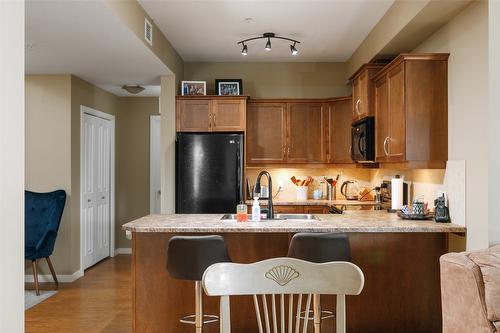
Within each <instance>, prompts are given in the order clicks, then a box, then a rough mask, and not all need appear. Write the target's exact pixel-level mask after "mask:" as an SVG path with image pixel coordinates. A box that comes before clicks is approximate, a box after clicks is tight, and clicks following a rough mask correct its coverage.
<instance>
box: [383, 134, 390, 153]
mask: <svg viewBox="0 0 500 333" xmlns="http://www.w3.org/2000/svg"><path fill="white" fill-rule="evenodd" d="M389 140H390V138H389V137H386V138H385V140H384V153H385V156H389V152H388V149H387V144H388V143H389Z"/></svg>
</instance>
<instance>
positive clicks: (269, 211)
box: [255, 170, 274, 220]
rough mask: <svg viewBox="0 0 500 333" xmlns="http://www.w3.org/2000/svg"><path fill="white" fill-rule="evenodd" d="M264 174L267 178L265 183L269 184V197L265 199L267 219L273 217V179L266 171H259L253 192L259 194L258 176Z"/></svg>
mask: <svg viewBox="0 0 500 333" xmlns="http://www.w3.org/2000/svg"><path fill="white" fill-rule="evenodd" d="M263 175H265V176H266V178H267V183H268V186H269V199H268V201H267V219H268V220H272V219H273V218H274V210H273V181H272V179H271V175H270V174H269V172H267V171H265V170H264V171H261V172H260V173H259V175H258V176H257V181H256V183H255V193H259V194H260V178H261V177H262V176H263Z"/></svg>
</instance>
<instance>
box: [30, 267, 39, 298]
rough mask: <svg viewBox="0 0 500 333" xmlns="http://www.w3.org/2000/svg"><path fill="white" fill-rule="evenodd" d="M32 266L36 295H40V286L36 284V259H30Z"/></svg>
mask: <svg viewBox="0 0 500 333" xmlns="http://www.w3.org/2000/svg"><path fill="white" fill-rule="evenodd" d="M31 265H32V266H33V280H34V282H35V290H36V295H37V296H40V286H39V285H38V270H37V269H36V260H31Z"/></svg>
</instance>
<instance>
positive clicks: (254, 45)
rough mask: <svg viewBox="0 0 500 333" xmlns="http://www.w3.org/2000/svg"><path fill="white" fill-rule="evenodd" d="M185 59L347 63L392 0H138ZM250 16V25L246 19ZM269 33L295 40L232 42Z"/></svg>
mask: <svg viewBox="0 0 500 333" xmlns="http://www.w3.org/2000/svg"><path fill="white" fill-rule="evenodd" d="M139 2H140V4H141V5H142V6H143V8H144V9H145V10H146V12H147V13H148V14H149V15H150V16H151V17H152V18H153V20H154V21H155V23H156V24H157V25H158V26H159V28H160V29H161V31H162V32H163V34H164V35H165V36H166V37H167V39H168V40H169V41H170V42H171V43H172V45H173V46H174V48H175V49H176V50H177V52H179V54H180V56H181V57H182V58H183V59H184V60H185V61H242V60H245V61H325V62H330V61H333V62H336V61H341V62H343V61H346V60H348V59H349V57H350V56H351V55H352V54H353V52H354V51H355V50H356V49H357V47H358V46H359V45H360V44H361V42H362V41H363V40H364V39H365V37H366V36H367V35H368V33H369V32H370V31H371V30H372V28H373V27H374V26H375V25H376V24H377V22H378V21H379V20H380V19H381V18H382V16H383V15H384V14H385V12H386V11H387V10H388V9H389V7H390V6H391V5H392V3H393V2H394V0H309V1H308V0H300V1H297V0H281V1H276V0H274V1H267V0H251V1H249V0H246V1H245V0H219V1H213V0H212V1H210V0H205V1H203V0H198V1H192V0H139ZM248 18H250V19H251V20H250V23H247V22H246V21H247V20H246V19H248ZM264 32H274V33H276V34H277V35H284V36H289V37H291V38H293V39H298V40H300V41H301V42H302V44H300V45H298V49H299V55H298V56H295V57H292V56H291V54H290V44H289V43H287V42H285V41H279V40H273V41H272V43H273V48H272V50H271V51H269V52H266V51H265V50H264V45H265V42H266V41H265V40H264V39H263V40H257V41H253V42H250V43H248V52H249V54H248V56H245V57H243V56H242V55H241V46H240V45H237V44H236V42H238V41H240V40H242V39H246V38H249V37H254V36H257V35H261V34H263V33H264Z"/></svg>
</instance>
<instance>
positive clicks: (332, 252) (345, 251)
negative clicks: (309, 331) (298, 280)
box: [288, 233, 351, 333]
mask: <svg viewBox="0 0 500 333" xmlns="http://www.w3.org/2000/svg"><path fill="white" fill-rule="evenodd" d="M288 257H291V258H297V259H302V260H306V261H310V262H315V263H324V262H330V261H351V248H350V246H349V238H348V237H347V235H346V234H344V233H298V234H295V235H294V236H293V237H292V241H291V242H290V246H289V247H288ZM334 315H335V314H334V313H333V312H332V311H327V310H321V300H320V295H319V294H314V295H313V315H312V316H309V318H311V320H313V321H314V332H315V333H319V332H321V321H322V320H324V319H328V318H332V317H333V316H334ZM303 317H305V316H302V317H301V319H303Z"/></svg>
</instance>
